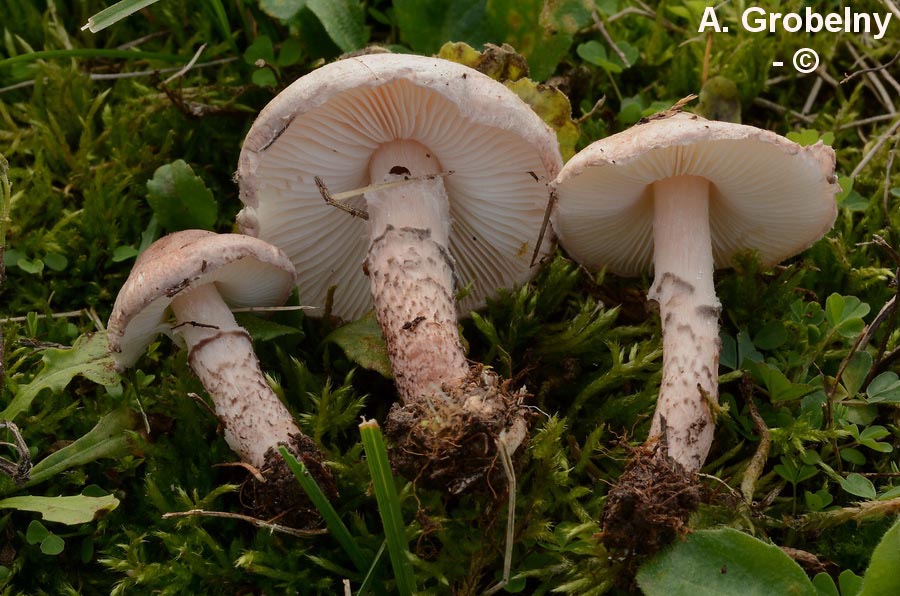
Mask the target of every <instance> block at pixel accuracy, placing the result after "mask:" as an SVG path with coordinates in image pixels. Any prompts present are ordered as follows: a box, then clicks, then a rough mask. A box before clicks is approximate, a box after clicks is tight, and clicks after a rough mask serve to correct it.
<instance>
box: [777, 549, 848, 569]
mask: <svg viewBox="0 0 900 596" xmlns="http://www.w3.org/2000/svg"><path fill="white" fill-rule="evenodd" d="M778 548H780V549H781V551H782V552H783V553H784V554H786V555H787V556H789V557H790V558H792V559H793V560H794V561H796V562H797V563H798V564H800V566H802V567H803V568H804V569H805V570H807V573H824V572H826V571H827V570H828V565H826V564H825V563H823V562H822V560H821V559H819V557H817V556H816V555H814V554H812V553H811V552H808V551H805V550H800V549H796V548H791V547H789V546H780V547H778ZM829 564H830V565H831V566H832V567H833V566H834V563H829Z"/></svg>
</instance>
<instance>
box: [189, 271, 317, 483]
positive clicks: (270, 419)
mask: <svg viewBox="0 0 900 596" xmlns="http://www.w3.org/2000/svg"><path fill="white" fill-rule="evenodd" d="M171 307H172V312H173V313H175V318H176V320H177V321H178V323H179V325H178V327H177V328H176V332H177V333H178V334H179V335H180V336H181V337H182V338H183V339H184V341H185V343H186V344H187V346H188V350H189V351H188V363H189V364H190V366H191V369H192V370H193V371H194V374H196V375H197V377H198V378H199V379H200V382H201V383H203V386H204V387H205V388H206V391H207V392H208V393H209V395H210V397H211V398H212V400H213V404H214V405H215V408H216V414H217V415H218V416H219V419H220V420H221V421H222V424H223V425H224V426H225V441H226V442H227V443H228V445H229V446H230V447H231V449H232V450H234V451H235V452H236V453H238V454H240V456H241V457H242V459H244V461H246V462H247V463H249V464H251V465H252V466H254V467H256V468H258V469H262V468H263V467H264V464H265V455H266V452H267V451H268V450H270V449H272V448H274V447H276V446H277V445H278V444H279V443H290V441H291V438H292V437H293V436H295V435H298V434H300V429H299V428H297V425H296V424H294V420H293V417H292V416H291V413H290V412H289V411H288V409H287V408H286V407H285V406H284V404H283V403H281V400H279V399H278V396H277V395H275V392H274V391H272V389H271V388H270V387H269V385H268V384H267V383H266V380H265V377H264V376H263V373H262V370H260V367H259V360H257V358H256V354H255V353H254V352H253V344H252V342H251V341H250V336H249V334H248V333H247V332H246V331H245V330H244V329H243V328H242V327H240V326H239V325H238V324H237V322H236V321H235V320H234V315H232V314H231V310H229V308H228V305H227V304H225V302H224V301H223V300H222V297H221V296H220V295H219V291H218V290H217V289H216V286H215V284H211V283H209V284H204V285H202V286H199V287H197V288H194V289H191V290H187V291H185V292H182V293H181V294H179V295H178V296H177V297H176V298H175V299H174V300H173V301H172V305H171ZM201 354H202V356H201Z"/></svg>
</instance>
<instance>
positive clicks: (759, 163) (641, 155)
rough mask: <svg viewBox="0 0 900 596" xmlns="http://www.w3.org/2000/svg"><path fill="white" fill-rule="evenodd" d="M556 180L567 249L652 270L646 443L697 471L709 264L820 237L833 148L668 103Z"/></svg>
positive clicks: (715, 363)
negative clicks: (651, 389)
mask: <svg viewBox="0 0 900 596" xmlns="http://www.w3.org/2000/svg"><path fill="white" fill-rule="evenodd" d="M554 186H555V190H556V193H557V196H558V203H557V206H556V209H555V212H554V214H553V218H552V221H553V224H554V228H555V230H556V232H557V234H558V236H559V241H560V244H561V245H562V246H563V247H564V248H565V250H566V251H567V252H568V253H569V255H571V256H572V258H574V259H575V260H576V261H578V262H580V263H582V264H584V265H585V266H587V267H588V268H591V269H595V270H596V269H600V268H603V267H606V268H607V269H608V270H609V271H610V272H612V273H615V274H618V275H622V276H636V275H640V274H642V273H644V272H647V271H650V270H652V271H653V272H654V280H653V284H652V285H651V287H650V290H649V294H648V297H649V298H650V299H651V300H654V301H656V302H657V303H658V305H659V312H660V318H661V321H662V333H663V371H662V382H661V387H660V391H659V397H658V401H657V407H656V412H655V414H654V416H653V421H652V424H651V428H650V437H649V439H648V442H647V443H646V444H645V446H647V447H653V449H650V452H652V453H658V454H661V455H662V456H663V457H664V459H665V460H666V461H674V462H676V463H677V464H679V466H678V467H679V468H680V469H681V470H683V471H684V472H687V473H688V474H692V473H694V472H697V471H698V470H699V469H700V467H701V466H702V464H703V462H704V461H705V459H706V456H707V454H708V452H709V450H710V446H711V444H712V441H713V434H714V421H713V414H712V408H711V405H712V404H715V403H716V401H717V399H718V369H719V349H720V344H721V342H720V340H719V327H718V319H719V312H720V309H721V306H720V303H719V300H718V298H717V297H716V293H715V288H714V285H713V270H714V269H715V268H716V267H727V266H729V264H730V263H731V259H732V257H733V256H734V255H735V254H736V253H738V252H740V251H744V250H755V251H757V253H758V254H759V258H760V261H761V262H762V263H764V264H775V263H778V262H780V261H782V260H783V259H786V258H788V257H790V256H792V255H795V254H797V253H798V252H800V251H802V250H803V249H805V248H807V247H808V246H810V245H811V244H812V243H813V242H815V241H816V240H818V239H819V238H821V237H822V236H823V235H824V234H825V233H826V232H827V231H828V230H829V229H830V228H831V226H832V224H833V223H834V219H835V216H836V214H837V207H836V205H835V201H834V194H835V193H836V192H837V191H838V190H839V187H838V185H837V184H836V179H835V176H834V151H832V149H831V148H830V147H827V146H825V145H823V144H822V143H817V144H815V145H812V146H808V147H801V146H800V145H798V144H797V143H794V142H792V141H790V140H788V139H786V138H784V137H781V136H779V135H777V134H775V133H773V132H770V131H766V130H761V129H759V128H755V127H752V126H744V125H740V124H731V123H726V122H716V121H708V120H705V119H703V118H701V117H699V116H696V115H693V114H687V113H677V114H675V115H671V116H668V117H659V118H655V119H650V120H649V121H647V122H646V123H642V124H639V125H637V126H635V127H633V128H631V129H629V130H626V131H624V132H621V133H619V134H616V135H613V136H611V137H608V138H606V139H602V140H600V141H597V142H595V143H593V144H592V145H590V146H589V147H587V148H585V149H584V150H583V151H581V152H580V153H579V154H578V155H576V156H575V157H574V158H573V159H572V160H571V161H569V162H568V163H567V164H566V166H565V167H564V168H563V170H562V171H561V172H560V174H559V176H558V177H557V179H556V181H555V182H554ZM646 451H647V450H645V452H646ZM611 502H612V498H611Z"/></svg>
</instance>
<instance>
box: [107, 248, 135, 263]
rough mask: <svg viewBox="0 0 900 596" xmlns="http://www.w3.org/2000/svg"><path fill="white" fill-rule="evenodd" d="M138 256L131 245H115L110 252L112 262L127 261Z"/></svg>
mask: <svg viewBox="0 0 900 596" xmlns="http://www.w3.org/2000/svg"><path fill="white" fill-rule="evenodd" d="M136 256H138V251H137V249H136V248H135V247H133V246H117V247H116V248H114V249H113V253H112V262H113V263H121V262H122V261H127V260H128V259H133V258H134V257H136Z"/></svg>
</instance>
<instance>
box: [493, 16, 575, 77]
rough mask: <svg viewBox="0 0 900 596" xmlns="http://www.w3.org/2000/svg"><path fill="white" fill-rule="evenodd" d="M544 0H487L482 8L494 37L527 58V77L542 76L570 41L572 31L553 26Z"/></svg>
mask: <svg viewBox="0 0 900 596" xmlns="http://www.w3.org/2000/svg"><path fill="white" fill-rule="evenodd" d="M548 4H549V3H547V2H545V0H487V4H486V5H485V10H486V14H487V18H488V21H489V22H490V25H491V30H492V33H493V35H494V38H495V39H503V40H505V41H506V42H507V43H509V44H510V45H511V46H513V47H514V48H515V49H516V51H518V52H519V53H520V54H522V55H523V56H526V57H527V58H528V66H529V67H530V68H531V75H530V76H531V78H532V79H534V80H536V81H543V80H546V79H547V78H548V77H549V76H550V75H552V74H553V71H554V70H556V66H557V65H558V64H559V62H560V60H562V58H563V57H564V56H565V55H566V54H567V53H568V51H569V46H571V45H572V40H573V39H574V32H572V31H567V30H564V29H557V28H556V27H555V26H554V24H553V22H552V21H551V19H550V18H549V15H550V14H553V10H552V9H549V7H548Z"/></svg>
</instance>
